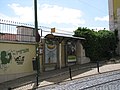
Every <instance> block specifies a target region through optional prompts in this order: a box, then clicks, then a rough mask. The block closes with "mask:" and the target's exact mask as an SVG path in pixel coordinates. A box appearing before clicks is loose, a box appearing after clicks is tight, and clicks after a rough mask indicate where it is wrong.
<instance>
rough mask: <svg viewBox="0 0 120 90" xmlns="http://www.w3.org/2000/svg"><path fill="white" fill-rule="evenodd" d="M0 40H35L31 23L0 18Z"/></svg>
mask: <svg viewBox="0 0 120 90" xmlns="http://www.w3.org/2000/svg"><path fill="white" fill-rule="evenodd" d="M0 40H1V41H18V42H19V41H20V42H35V34H34V28H33V25H31V24H24V23H19V22H14V21H9V20H3V19H0Z"/></svg>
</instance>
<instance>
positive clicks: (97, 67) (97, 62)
mask: <svg viewBox="0 0 120 90" xmlns="http://www.w3.org/2000/svg"><path fill="white" fill-rule="evenodd" d="M97 71H98V73H100V70H99V61H97Z"/></svg>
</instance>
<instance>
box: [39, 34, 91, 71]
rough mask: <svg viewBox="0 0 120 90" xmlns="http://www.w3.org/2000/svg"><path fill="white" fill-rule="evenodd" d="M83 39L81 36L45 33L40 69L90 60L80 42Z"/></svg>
mask: <svg viewBox="0 0 120 90" xmlns="http://www.w3.org/2000/svg"><path fill="white" fill-rule="evenodd" d="M84 40H85V38H82V37H74V36H68V35H57V34H47V35H46V36H45V38H44V41H43V43H44V44H43V46H44V47H43V48H44V49H43V52H44V53H43V57H42V62H41V64H42V65H40V66H41V69H42V70H43V71H48V70H54V69H61V68H63V67H67V66H71V65H75V64H84V63H88V62H90V59H89V58H88V57H86V56H85V50H84V48H83V46H82V43H81V42H84Z"/></svg>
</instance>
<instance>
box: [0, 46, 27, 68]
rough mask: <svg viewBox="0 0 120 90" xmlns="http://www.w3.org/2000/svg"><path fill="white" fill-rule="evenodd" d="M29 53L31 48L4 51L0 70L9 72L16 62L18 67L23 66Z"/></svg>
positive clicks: (0, 55) (0, 61) (1, 52)
mask: <svg viewBox="0 0 120 90" xmlns="http://www.w3.org/2000/svg"><path fill="white" fill-rule="evenodd" d="M27 52H29V48H26V49H20V50H7V51H5V50H3V51H0V69H4V70H7V68H8V66H9V64H10V63H12V61H15V62H16V64H17V65H23V63H24V60H25V55H24V54H25V53H27Z"/></svg>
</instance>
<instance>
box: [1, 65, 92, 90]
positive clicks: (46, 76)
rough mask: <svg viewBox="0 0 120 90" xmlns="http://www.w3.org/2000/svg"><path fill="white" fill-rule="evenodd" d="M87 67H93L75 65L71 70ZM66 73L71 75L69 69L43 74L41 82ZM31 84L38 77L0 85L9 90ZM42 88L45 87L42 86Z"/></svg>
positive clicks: (31, 76)
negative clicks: (9, 89)
mask: <svg viewBox="0 0 120 90" xmlns="http://www.w3.org/2000/svg"><path fill="white" fill-rule="evenodd" d="M86 66H87V67H88V66H89V67H91V66H93V65H92V63H88V64H83V65H75V66H71V69H72V70H76V69H77V70H78V69H79V68H80V69H82V68H85V67H86ZM65 73H69V69H68V67H66V68H62V69H61V70H60V69H57V70H52V71H47V72H43V73H41V74H40V75H39V81H40V82H44V80H46V79H49V78H54V77H56V76H59V75H63V74H65ZM31 83H36V75H30V76H25V77H22V78H18V79H15V80H11V81H7V82H4V83H0V90H8V88H9V87H11V88H15V87H20V86H24V85H27V84H31ZM47 84H48V83H47ZM42 86H44V85H43V84H42Z"/></svg>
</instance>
